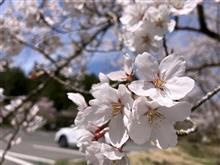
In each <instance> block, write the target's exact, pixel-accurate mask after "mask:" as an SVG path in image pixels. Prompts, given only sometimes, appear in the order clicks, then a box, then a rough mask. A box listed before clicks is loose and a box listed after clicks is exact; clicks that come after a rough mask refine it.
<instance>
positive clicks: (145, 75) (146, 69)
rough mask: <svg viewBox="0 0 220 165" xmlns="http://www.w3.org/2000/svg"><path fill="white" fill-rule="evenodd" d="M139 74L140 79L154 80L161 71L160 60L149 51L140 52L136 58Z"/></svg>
mask: <svg viewBox="0 0 220 165" xmlns="http://www.w3.org/2000/svg"><path fill="white" fill-rule="evenodd" d="M135 65H136V67H137V75H138V77H139V78H140V79H142V80H146V81H152V80H153V79H154V77H155V76H156V75H157V74H158V73H159V69H158V62H157V61H156V59H155V58H154V57H153V56H152V55H150V54H149V53H146V52H145V53H143V54H139V55H138V56H137V57H136V59H135Z"/></svg>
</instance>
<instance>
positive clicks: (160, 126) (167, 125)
mask: <svg viewBox="0 0 220 165" xmlns="http://www.w3.org/2000/svg"><path fill="white" fill-rule="evenodd" d="M152 134H153V136H155V137H156V139H158V142H159V145H160V147H161V148H162V149H167V148H168V147H173V146H175V145H176V144H177V135H176V131H175V130H174V128H173V125H172V123H171V122H169V121H167V120H162V121H160V122H158V123H157V124H155V125H154V129H153V131H152Z"/></svg>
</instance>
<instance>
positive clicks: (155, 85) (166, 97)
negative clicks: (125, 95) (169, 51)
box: [128, 53, 194, 106]
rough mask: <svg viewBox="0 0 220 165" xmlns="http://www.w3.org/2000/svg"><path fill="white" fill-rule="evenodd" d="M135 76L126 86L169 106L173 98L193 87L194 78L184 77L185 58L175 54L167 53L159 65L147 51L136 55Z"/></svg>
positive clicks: (178, 97) (185, 93)
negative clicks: (137, 78) (136, 78)
mask: <svg viewBox="0 0 220 165" xmlns="http://www.w3.org/2000/svg"><path fill="white" fill-rule="evenodd" d="M135 64H136V67H137V76H138V77H139V78H140V80H136V81H133V82H132V83H131V84H130V85H129V86H128V87H129V89H130V90H131V91H132V92H134V93H135V94H136V95H139V96H149V97H150V98H152V99H154V100H158V102H159V104H161V105H166V106H171V105H173V100H179V99H182V98H183V97H185V96H186V95H187V94H188V93H189V92H190V91H191V90H192V89H193V87H194V80H193V79H191V78H189V77H184V72H185V60H184V59H183V58H182V57H180V56H177V55H169V56H167V57H166V58H164V59H163V60H162V61H161V63H160V65H159V64H158V62H157V61H156V59H155V58H154V57H153V56H152V55H150V54H149V53H143V54H139V55H138V56H137V57H136V60H135Z"/></svg>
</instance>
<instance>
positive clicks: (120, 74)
mask: <svg viewBox="0 0 220 165" xmlns="http://www.w3.org/2000/svg"><path fill="white" fill-rule="evenodd" d="M107 76H108V77H109V79H110V80H112V81H125V80H126V79H127V76H126V74H125V72H124V71H116V72H111V73H109V74H108V75H107Z"/></svg>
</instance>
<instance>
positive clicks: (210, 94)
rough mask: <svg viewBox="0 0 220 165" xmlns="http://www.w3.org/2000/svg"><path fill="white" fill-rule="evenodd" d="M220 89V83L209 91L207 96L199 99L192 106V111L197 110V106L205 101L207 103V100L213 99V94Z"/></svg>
mask: <svg viewBox="0 0 220 165" xmlns="http://www.w3.org/2000/svg"><path fill="white" fill-rule="evenodd" d="M219 91H220V85H218V86H217V87H216V88H215V89H213V90H212V91H210V92H208V93H207V94H206V95H205V96H203V97H202V98H201V99H200V100H199V101H197V102H196V104H195V105H194V106H193V107H192V109H191V110H192V111H195V110H196V109H197V108H199V107H200V106H201V105H202V104H203V103H205V102H206V101H207V100H209V99H211V98H212V97H213V96H215V95H216V94H217V93H218V92H219Z"/></svg>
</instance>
